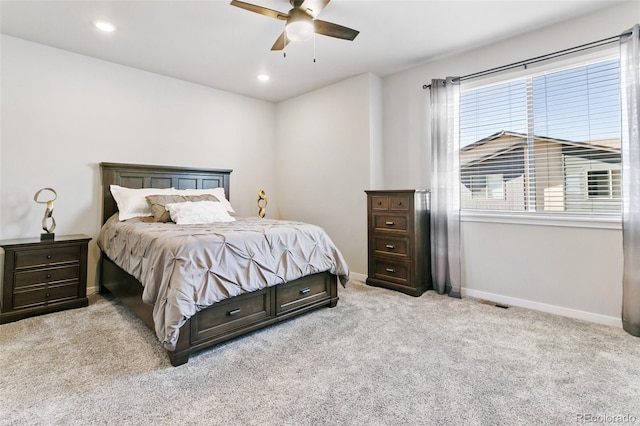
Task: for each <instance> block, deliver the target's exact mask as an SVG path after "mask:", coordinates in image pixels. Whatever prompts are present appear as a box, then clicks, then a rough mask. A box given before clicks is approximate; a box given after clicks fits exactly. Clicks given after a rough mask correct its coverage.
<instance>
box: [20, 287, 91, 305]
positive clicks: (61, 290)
mask: <svg viewBox="0 0 640 426" xmlns="http://www.w3.org/2000/svg"><path fill="white" fill-rule="evenodd" d="M77 297H78V282H77V281H76V282H70V283H65V284H61V285H49V286H47V285H43V286H41V287H39V288H36V289H33V290H29V291H16V292H15V293H14V294H13V308H14V309H24V308H30V307H33V306H39V305H45V304H49V303H56V302H62V301H64V300H70V299H75V298H77Z"/></svg>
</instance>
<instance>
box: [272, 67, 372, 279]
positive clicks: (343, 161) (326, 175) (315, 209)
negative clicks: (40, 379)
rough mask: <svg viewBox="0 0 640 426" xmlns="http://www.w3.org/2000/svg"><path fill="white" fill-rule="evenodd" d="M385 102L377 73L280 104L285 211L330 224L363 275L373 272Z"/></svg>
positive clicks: (283, 214)
mask: <svg viewBox="0 0 640 426" xmlns="http://www.w3.org/2000/svg"><path fill="white" fill-rule="evenodd" d="M380 105H381V81H380V79H379V78H378V77H376V76H374V75H372V74H363V75H359V76H356V77H353V78H350V79H348V80H345V81H342V82H340V83H336V84H334V85H331V86H328V87H324V88H322V89H319V90H315V91H313V92H310V93H308V94H305V95H302V96H298V97H296V98H293V99H289V100H287V101H284V102H281V103H279V104H278V113H277V122H278V125H277V129H278V130H277V134H278V156H277V176H278V187H279V188H281V190H280V192H279V200H278V202H279V207H280V211H279V216H280V217H281V218H283V219H296V220H302V221H305V222H310V223H315V224H317V225H320V226H322V227H323V228H324V229H325V231H326V232H327V233H328V234H329V236H330V237H331V239H332V240H333V241H334V243H335V244H336V245H337V246H338V248H339V249H340V251H341V252H342V254H343V255H344V257H345V259H346V260H347V262H348V264H349V267H350V269H351V271H352V272H355V273H360V274H366V271H367V213H366V212H367V208H366V194H365V192H364V191H365V190H366V189H369V188H370V187H371V185H372V184H375V180H376V179H377V177H376V176H377V174H372V173H371V169H372V167H377V168H378V170H379V169H380V168H381V164H382V163H381V159H380V158H379V156H380V154H381V149H380V141H381V128H380V123H381V121H382V120H381V116H380V113H381V107H380ZM376 156H378V158H375V157H376ZM372 158H373V159H372Z"/></svg>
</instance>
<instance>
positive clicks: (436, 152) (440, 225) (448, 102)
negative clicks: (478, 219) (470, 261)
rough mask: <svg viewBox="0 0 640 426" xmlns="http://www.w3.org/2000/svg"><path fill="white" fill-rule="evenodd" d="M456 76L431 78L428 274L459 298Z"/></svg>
mask: <svg viewBox="0 0 640 426" xmlns="http://www.w3.org/2000/svg"><path fill="white" fill-rule="evenodd" d="M459 81H460V80H459V79H458V78H454V77H449V78H447V79H446V80H432V82H431V159H432V169H431V170H432V171H431V275H432V280H433V286H434V289H435V290H436V291H437V292H438V293H440V294H444V293H448V294H449V296H451V297H457V298H460V281H461V280H460V277H461V274H460V176H459V173H460V172H459V163H460V159H459V157H458V154H459V151H460V143H459V137H458V136H459V127H458V105H459V98H460V84H459Z"/></svg>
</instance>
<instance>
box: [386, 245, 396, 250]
mask: <svg viewBox="0 0 640 426" xmlns="http://www.w3.org/2000/svg"><path fill="white" fill-rule="evenodd" d="M385 247H387V248H388V249H389V250H393V249H394V248H396V246H394V245H391V244H387V245H386V246H385Z"/></svg>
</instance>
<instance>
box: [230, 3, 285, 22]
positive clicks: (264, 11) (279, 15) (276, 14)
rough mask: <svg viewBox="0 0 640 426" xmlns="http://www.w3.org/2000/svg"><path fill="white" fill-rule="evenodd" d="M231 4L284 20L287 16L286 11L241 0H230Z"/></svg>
mask: <svg viewBox="0 0 640 426" xmlns="http://www.w3.org/2000/svg"><path fill="white" fill-rule="evenodd" d="M231 6H236V7H239V8H240V9H245V10H249V11H251V12H255V13H259V14H260V15H264V16H268V17H270V18H276V19H281V20H283V21H286V20H287V18H288V17H289V14H288V13H282V12H278V11H277V10H273V9H267V8H266V7H262V6H256V5H255V4H251V3H245V2H243V1H238V0H231Z"/></svg>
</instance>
